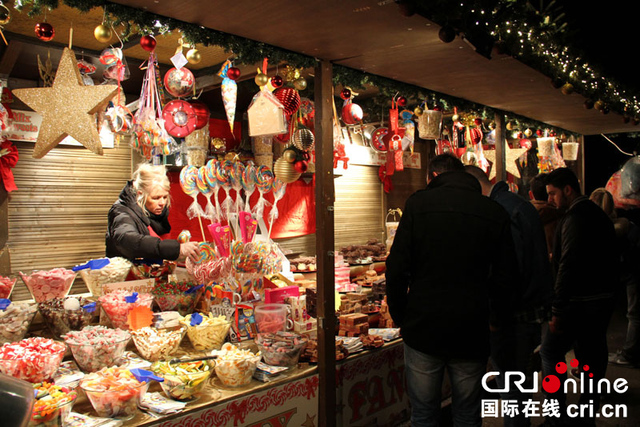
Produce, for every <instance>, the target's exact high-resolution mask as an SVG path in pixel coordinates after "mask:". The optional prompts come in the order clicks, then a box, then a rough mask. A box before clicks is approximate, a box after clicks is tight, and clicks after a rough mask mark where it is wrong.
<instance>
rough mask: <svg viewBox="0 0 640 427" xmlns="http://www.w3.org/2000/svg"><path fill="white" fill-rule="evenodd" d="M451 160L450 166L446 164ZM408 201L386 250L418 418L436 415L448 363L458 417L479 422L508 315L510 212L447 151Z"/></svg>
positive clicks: (425, 421) (418, 422)
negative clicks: (495, 341) (492, 354)
mask: <svg viewBox="0 0 640 427" xmlns="http://www.w3.org/2000/svg"><path fill="white" fill-rule="evenodd" d="M443 165H444V167H443ZM429 176H430V178H431V179H430V181H429V184H428V186H427V188H426V189H425V190H421V191H418V192H416V193H414V194H413V195H412V196H411V197H410V198H409V199H408V200H407V203H406V207H405V210H404V212H403V214H402V218H401V220H400V224H399V226H398V230H397V233H396V236H395V239H394V243H393V246H392V247H391V251H390V254H389V257H388V259H387V271H386V277H387V300H388V304H389V310H390V313H391V316H392V318H393V320H394V322H395V323H396V324H397V325H399V326H400V328H401V333H402V337H403V340H404V343H405V372H406V376H407V385H408V389H409V398H410V400H411V422H412V425H413V426H423V425H435V423H437V422H438V418H439V411H440V405H441V395H440V392H441V388H442V380H443V375H444V370H445V367H446V368H447V369H448V372H449V375H450V378H451V384H452V393H453V394H452V408H453V418H454V423H455V424H456V425H458V424H460V425H478V426H480V425H481V423H482V420H481V417H480V401H481V399H480V398H481V379H482V376H483V374H484V373H485V372H486V364H487V359H488V355H489V330H490V327H494V328H496V327H500V325H501V324H503V323H505V322H508V321H510V315H511V304H512V299H511V290H510V286H509V285H510V281H511V280H512V279H513V277H514V276H515V273H514V266H515V265H516V259H515V255H514V252H513V242H512V240H511V233H510V229H509V227H510V225H509V217H508V215H507V213H506V212H505V210H504V209H503V208H502V207H501V206H500V205H498V204H497V203H496V202H494V201H492V200H490V199H489V198H487V197H484V196H483V195H482V193H481V190H480V184H479V183H478V181H477V180H476V179H475V178H474V177H472V176H471V175H469V174H467V173H465V172H464V167H463V165H462V163H461V162H460V161H459V160H458V159H456V158H454V157H452V156H450V155H448V154H444V155H440V156H436V157H435V158H434V159H433V160H432V162H431V163H430V164H429Z"/></svg>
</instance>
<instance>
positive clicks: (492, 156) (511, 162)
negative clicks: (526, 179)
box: [484, 143, 527, 180]
mask: <svg viewBox="0 0 640 427" xmlns="http://www.w3.org/2000/svg"><path fill="white" fill-rule="evenodd" d="M526 152H527V148H511V147H509V144H508V143H505V144H504V158H505V161H504V164H505V168H506V169H507V173H510V174H511V175H513V176H515V177H516V178H520V170H519V169H518V164H517V160H518V158H519V157H520V156H522V155H523V154H524V153H526ZM484 156H485V157H486V158H487V160H489V161H490V162H491V164H492V166H491V172H489V180H492V179H493V178H495V177H496V173H497V171H496V150H485V151H484Z"/></svg>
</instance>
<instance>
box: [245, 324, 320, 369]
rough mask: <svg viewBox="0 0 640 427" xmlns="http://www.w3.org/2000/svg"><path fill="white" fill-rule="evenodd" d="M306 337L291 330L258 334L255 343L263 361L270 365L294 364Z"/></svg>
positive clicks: (296, 362)
mask: <svg viewBox="0 0 640 427" xmlns="http://www.w3.org/2000/svg"><path fill="white" fill-rule="evenodd" d="M307 341H308V339H307V338H305V337H303V336H302V335H299V334H296V333H293V332H282V331H279V332H275V333H271V332H268V333H264V334H258V335H257V336H256V339H255V343H256V345H257V346H258V348H259V349H260V353H262V358H263V359H264V362H265V363H266V364H268V365H272V366H288V367H291V366H295V365H297V364H298V359H299V358H300V352H301V351H302V349H303V348H304V346H305V345H306V343H307Z"/></svg>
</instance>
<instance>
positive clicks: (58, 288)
mask: <svg viewBox="0 0 640 427" xmlns="http://www.w3.org/2000/svg"><path fill="white" fill-rule="evenodd" d="M20 277H21V278H22V281H23V282H24V284H25V285H27V289H29V292H31V296H32V297H33V299H34V300H35V301H36V302H44V301H47V300H50V299H52V298H64V297H66V296H67V294H68V293H69V290H70V289H71V285H72V284H73V281H74V280H75V279H76V273H75V272H73V271H71V270H67V269H66V268H54V269H53V270H49V271H34V272H33V273H31V274H30V275H28V276H27V275H26V274H24V273H22V272H20Z"/></svg>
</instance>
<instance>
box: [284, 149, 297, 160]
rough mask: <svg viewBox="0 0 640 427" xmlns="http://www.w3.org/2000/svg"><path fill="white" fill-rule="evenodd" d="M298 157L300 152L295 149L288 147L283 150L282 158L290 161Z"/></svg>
mask: <svg viewBox="0 0 640 427" xmlns="http://www.w3.org/2000/svg"><path fill="white" fill-rule="evenodd" d="M297 157H298V153H296V152H295V150H291V149H287V150H284V151H283V152H282V158H283V159H285V160H286V161H287V162H289V163H293V162H295V161H296V158H297Z"/></svg>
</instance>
